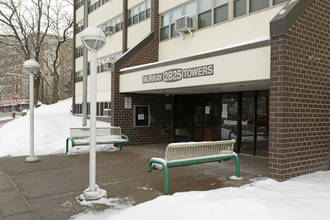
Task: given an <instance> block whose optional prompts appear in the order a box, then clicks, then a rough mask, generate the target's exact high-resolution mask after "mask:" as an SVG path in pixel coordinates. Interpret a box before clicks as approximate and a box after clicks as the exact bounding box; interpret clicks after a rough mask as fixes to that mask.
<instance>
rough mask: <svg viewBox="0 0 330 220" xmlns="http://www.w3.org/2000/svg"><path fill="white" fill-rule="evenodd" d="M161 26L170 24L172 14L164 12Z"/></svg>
mask: <svg viewBox="0 0 330 220" xmlns="http://www.w3.org/2000/svg"><path fill="white" fill-rule="evenodd" d="M160 22H161V23H160V27H165V26H168V25H169V24H170V14H169V13H166V14H164V15H163V16H162V17H161V19H160Z"/></svg>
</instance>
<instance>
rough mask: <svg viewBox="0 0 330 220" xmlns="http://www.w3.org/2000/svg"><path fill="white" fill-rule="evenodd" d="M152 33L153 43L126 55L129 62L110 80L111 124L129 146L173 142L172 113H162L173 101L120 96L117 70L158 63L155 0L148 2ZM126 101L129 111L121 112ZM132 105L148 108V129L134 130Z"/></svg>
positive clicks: (155, 97)
mask: <svg viewBox="0 0 330 220" xmlns="http://www.w3.org/2000/svg"><path fill="white" fill-rule="evenodd" d="M151 31H152V32H153V39H152V40H151V41H150V42H148V43H147V44H146V45H145V46H143V47H141V48H140V49H139V50H138V51H137V52H134V54H131V53H129V54H127V56H129V59H127V61H125V62H124V63H121V64H120V66H117V67H116V69H115V71H114V72H112V76H111V77H112V79H111V124H112V125H113V126H120V127H121V129H122V133H123V134H126V135H128V136H129V138H130V143H131V144H152V143H168V142H171V140H172V139H171V138H172V135H171V134H172V111H171V110H165V105H166V104H172V97H167V96H165V95H147V94H122V93H119V75H120V73H119V70H120V69H121V68H125V67H130V66H136V65H142V64H146V63H151V62H157V61H158V45H159V14H158V0H154V1H151ZM125 60H126V59H125ZM125 97H131V98H132V109H125V108H124V104H125ZM133 105H150V113H151V115H152V117H153V123H151V125H150V127H140V128H139V127H134V126H133V123H134V109H133Z"/></svg>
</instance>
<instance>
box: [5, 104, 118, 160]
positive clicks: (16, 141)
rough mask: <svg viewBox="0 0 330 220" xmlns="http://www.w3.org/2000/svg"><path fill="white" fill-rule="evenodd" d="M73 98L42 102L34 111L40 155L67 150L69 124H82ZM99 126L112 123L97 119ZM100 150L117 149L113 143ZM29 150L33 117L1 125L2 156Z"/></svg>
mask: <svg viewBox="0 0 330 220" xmlns="http://www.w3.org/2000/svg"><path fill="white" fill-rule="evenodd" d="M71 103H72V99H67V100H63V101H59V102H58V103H56V104H53V105H42V106H40V107H39V108H37V109H35V111H34V151H35V154H37V155H47V154H59V153H64V152H65V140H66V138H67V137H69V136H70V127H81V124H82V118H81V117H76V116H73V115H72V113H71V112H70V109H71ZM97 126H103V127H106V126H110V125H109V123H106V122H99V121H98V122H97ZM98 147H99V148H98V149H99V150H105V148H109V150H115V148H114V147H113V145H100V146H98ZM71 150H73V153H74V152H87V151H88V146H81V147H74V148H71V149H70V151H71ZM29 153H30V116H29V112H28V114H27V115H26V116H23V117H19V118H16V119H14V120H12V121H10V122H9V123H7V124H5V125H4V126H3V127H1V128H0V157H4V156H23V155H29Z"/></svg>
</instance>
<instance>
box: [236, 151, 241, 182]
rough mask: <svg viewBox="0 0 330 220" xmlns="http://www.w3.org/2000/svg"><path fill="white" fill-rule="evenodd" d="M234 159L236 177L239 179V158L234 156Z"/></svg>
mask: <svg viewBox="0 0 330 220" xmlns="http://www.w3.org/2000/svg"><path fill="white" fill-rule="evenodd" d="M235 159H236V177H237V178H239V177H240V174H239V172H240V171H239V170H240V167H239V158H238V156H237V155H236V156H235Z"/></svg>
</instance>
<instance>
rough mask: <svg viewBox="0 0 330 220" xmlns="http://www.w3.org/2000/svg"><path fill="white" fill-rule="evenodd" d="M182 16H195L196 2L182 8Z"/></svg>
mask: <svg viewBox="0 0 330 220" xmlns="http://www.w3.org/2000/svg"><path fill="white" fill-rule="evenodd" d="M183 14H184V15H195V14H196V1H193V2H190V3H188V4H186V5H184V6H183Z"/></svg>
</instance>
